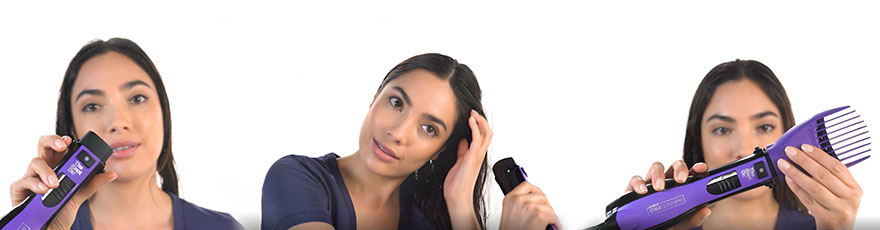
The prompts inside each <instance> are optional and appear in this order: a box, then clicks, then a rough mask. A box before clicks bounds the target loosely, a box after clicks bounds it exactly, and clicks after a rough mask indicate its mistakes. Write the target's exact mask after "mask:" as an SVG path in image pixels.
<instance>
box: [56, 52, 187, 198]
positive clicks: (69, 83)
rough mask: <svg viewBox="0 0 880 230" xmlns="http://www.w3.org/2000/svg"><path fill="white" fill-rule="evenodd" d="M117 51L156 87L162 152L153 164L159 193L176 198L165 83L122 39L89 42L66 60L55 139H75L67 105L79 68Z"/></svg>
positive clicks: (147, 62)
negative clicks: (162, 138) (60, 137)
mask: <svg viewBox="0 0 880 230" xmlns="http://www.w3.org/2000/svg"><path fill="white" fill-rule="evenodd" d="M107 52H117V53H120V54H122V55H125V56H127V57H128V58H131V60H132V61H134V62H135V63H137V65H138V66H140V67H141V69H143V70H144V72H146V73H147V75H149V76H150V79H151V80H153V85H155V86H156V93H157V94H158V96H159V105H160V106H161V107H162V125H163V127H164V130H165V131H164V133H165V140H164V142H163V144H162V152H161V153H160V154H159V159H158V160H157V161H156V171H158V172H159V176H161V177H162V191H165V192H167V193H171V194H174V195H178V193H177V170H176V169H175V168H174V155H173V154H171V111H170V109H169V106H168V95H167V94H166V92H165V84H163V83H162V77H160V76H159V70H157V69H156V66H155V65H153V61H152V60H150V57H148V56H147V53H145V52H144V50H142V49H141V47H140V46H138V45H137V44H135V43H134V42H132V41H131V40H128V39H125V38H111V39H109V40H107V41H103V40H100V39H98V40H93V41H91V42H89V43H88V44H86V45H85V46H83V47H82V48H81V49H80V50H79V52H77V53H76V56H74V57H73V59H71V60H70V65H68V66H67V72H65V73H64V81H62V82H61V90H60V94H59V96H58V112H57V117H56V120H55V134H58V135H59V136H65V135H67V136H71V137H76V133H75V132H74V127H73V110H72V108H71V104H70V98H71V96H72V93H73V92H71V91H72V90H73V83H74V82H75V81H76V77H77V75H78V74H79V70H80V69H81V68H82V65H83V64H84V63H85V62H86V61H88V60H89V59H91V58H93V57H95V56H98V55H101V54H105V53H107Z"/></svg>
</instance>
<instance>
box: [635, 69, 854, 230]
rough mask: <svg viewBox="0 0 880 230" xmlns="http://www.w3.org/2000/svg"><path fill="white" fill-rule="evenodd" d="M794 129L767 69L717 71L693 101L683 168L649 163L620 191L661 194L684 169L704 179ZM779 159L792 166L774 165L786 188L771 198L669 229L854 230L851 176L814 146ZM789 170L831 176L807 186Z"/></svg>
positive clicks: (751, 197)
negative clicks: (704, 175)
mask: <svg viewBox="0 0 880 230" xmlns="http://www.w3.org/2000/svg"><path fill="white" fill-rule="evenodd" d="M793 126H794V115H793V114H792V111H791V104H790V103H789V100H788V96H787V95H786V93H785V89H784V88H783V87H782V84H781V83H780V82H779V80H778V79H777V78H776V75H774V74H773V72H772V71H771V70H770V68H768V67H767V66H765V65H764V64H761V63H760V62H757V61H750V60H736V61H732V62H726V63H721V64H720V65H718V66H715V68H713V69H712V70H711V71H709V73H708V74H707V75H706V77H705V78H703V81H702V82H701V83H700V86H699V87H698V88H697V91H696V93H695V94H694V99H693V101H692V102H691V108H690V113H689V116H688V123H687V132H686V135H685V144H684V155H683V160H678V161H676V162H674V163H673V164H672V166H670V168H669V169H668V170H666V172H665V173H664V172H663V168H664V167H663V165H662V164H660V163H659V162H655V163H654V164H653V165H651V167H650V169H649V170H648V174H647V176H646V177H645V178H644V179H643V178H641V177H639V176H634V177H633V178H632V179H631V180H630V183H629V185H627V189H626V190H627V191H632V190H635V191H636V192H637V193H640V194H644V193H645V192H646V186H645V184H646V183H652V184H653V187H654V188H655V189H657V190H658V191H660V190H663V188H664V186H665V185H664V180H663V179H664V178H675V181H676V182H679V183H681V182H684V180H685V179H686V178H687V175H688V168H689V167H690V168H691V172H692V173H702V172H706V170H707V169H708V168H716V167H719V166H722V165H724V164H727V163H730V162H732V161H735V160H737V159H740V158H743V157H745V156H748V155H749V154H751V153H752V152H753V151H754V148H755V147H764V146H767V145H769V144H771V143H773V142H775V141H776V139H778V138H779V137H780V136H782V134H783V133H784V132H785V131H788V129H790V128H792V127H793ZM785 151H786V152H787V154H789V158H791V159H792V160H793V161H794V162H788V161H786V160H782V159H780V161H779V162H774V163H775V164H776V165H777V166H778V167H779V168H780V170H781V171H782V173H783V174H785V176H786V181H785V182H783V183H779V184H777V185H776V186H774V187H773V189H772V190H771V189H770V188H767V187H760V188H756V189H753V190H750V191H747V192H743V193H741V194H738V195H735V196H732V197H730V198H727V199H723V200H720V201H718V202H716V203H715V204H713V205H711V206H710V207H708V208H703V209H701V210H699V211H698V212H697V213H696V214H695V215H694V216H693V217H691V218H690V219H689V220H688V221H685V222H682V223H681V224H679V225H677V226H675V227H674V228H677V229H685V228H693V227H702V228H706V229H718V228H724V229H729V228H743V229H771V228H776V229H815V228H817V227H818V228H822V229H825V228H834V229H852V227H853V223H854V222H855V217H856V212H857V211H858V207H859V200H860V199H861V196H862V190H861V188H860V187H859V184H858V183H857V182H856V181H855V179H853V177H852V175H851V174H850V172H849V170H848V169H847V168H846V167H845V166H843V164H841V163H840V162H839V161H837V160H835V159H834V158H832V157H830V156H829V155H827V154H825V153H824V152H823V151H822V150H821V149H820V148H816V147H815V146H810V145H801V146H797V147H794V146H788V147H786V149H785ZM819 162H822V163H819ZM791 163H795V164H797V165H800V166H803V167H804V169H805V170H806V171H807V172H808V173H810V174H812V175H820V174H823V173H824V174H828V175H832V174H831V173H829V172H834V173H833V175H834V176H829V177H824V178H820V177H812V178H811V177H808V176H806V175H805V174H804V173H803V172H801V171H799V170H796V169H795V168H794V167H791ZM805 188H821V189H819V190H813V189H805ZM802 202H803V203H802ZM710 213H711V215H709V214H710Z"/></svg>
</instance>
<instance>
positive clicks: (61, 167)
mask: <svg viewBox="0 0 880 230" xmlns="http://www.w3.org/2000/svg"><path fill="white" fill-rule="evenodd" d="M112 154H113V149H111V148H110V146H109V145H107V143H105V142H104V140H102V139H101V138H100V137H98V135H97V134H95V133H93V132H92V131H89V132H88V133H86V135H84V136H83V137H82V139H80V140H74V141H73V142H71V143H70V146H69V148H68V149H67V154H65V155H64V158H63V159H61V161H60V162H59V163H58V166H56V167H55V175H56V176H58V187H57V188H54V189H50V190H49V191H48V192H46V193H45V194H32V195H30V196H28V197H27V198H26V199H25V200H24V202H21V204H19V205H18V206H16V207H15V208H14V209H12V211H10V212H9V213H8V214H6V216H4V217H3V219H2V221H0V228H2V230H30V229H36V228H40V229H46V228H47V227H48V226H49V223H51V222H52V219H55V215H57V214H58V211H60V210H61V208H62V207H64V205H65V204H67V201H70V198H71V197H73V195H74V194H76V192H77V191H79V189H80V188H82V185H84V184H86V183H88V182H89V181H91V179H92V177H94V176H95V175H96V174H98V173H103V172H104V165H105V164H106V162H107V158H110V155H112Z"/></svg>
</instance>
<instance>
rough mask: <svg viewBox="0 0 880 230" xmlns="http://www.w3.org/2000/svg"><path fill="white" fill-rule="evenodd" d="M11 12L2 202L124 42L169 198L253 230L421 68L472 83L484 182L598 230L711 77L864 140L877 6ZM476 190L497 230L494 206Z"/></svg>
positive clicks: (868, 195)
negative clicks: (168, 151)
mask: <svg viewBox="0 0 880 230" xmlns="http://www.w3.org/2000/svg"><path fill="white" fill-rule="evenodd" d="M19 2H20V1H13V2H4V3H2V4H0V146H3V152H2V153H0V154H2V155H0V156H2V158H0V159H2V160H0V162H2V164H0V185H3V186H6V185H9V184H11V183H12V182H13V181H14V180H16V179H18V178H19V177H20V176H21V175H22V174H23V173H24V171H25V169H26V166H27V164H28V162H29V159H30V158H32V157H34V156H36V142H37V139H38V137H39V136H40V135H46V134H52V133H53V131H54V119H55V109H56V104H55V103H56V101H57V97H58V91H57V90H58V88H59V86H60V84H61V80H62V77H63V74H64V71H65V69H66V67H67V64H68V62H69V61H70V59H71V58H72V57H73V56H74V54H75V53H76V52H77V51H78V50H79V49H80V47H81V46H82V45H84V44H85V43H86V42H88V41H89V40H92V39H95V38H101V39H107V38H110V37H125V38H129V39H132V40H134V41H135V42H137V43H138V44H140V46H141V47H142V48H143V49H144V50H146V52H147V53H148V54H149V56H150V57H151V58H152V59H153V61H154V62H155V64H156V66H157V67H158V68H159V71H160V73H161V74H162V77H163V79H164V81H165V85H166V87H167V90H168V94H169V96H170V102H171V111H172V113H171V114H172V117H173V126H174V131H173V132H174V153H175V158H176V160H177V168H178V173H179V175H180V187H181V197H183V198H185V199H187V200H189V201H191V202H193V203H195V204H198V205H200V206H203V207H207V208H210V209H214V210H219V211H224V212H228V213H230V214H232V215H233V216H234V217H235V218H236V219H238V220H239V221H240V222H241V223H242V224H244V225H245V226H246V227H248V228H252V229H256V228H259V224H260V195H261V188H262V184H263V179H264V176H265V173H266V171H267V170H268V168H269V166H270V165H271V164H272V163H273V162H274V161H275V160H277V159H278V158H280V157H282V156H284V155H287V154H301V155H309V156H319V155H323V154H325V153H327V152H331V151H332V152H337V153H339V154H340V155H343V156H345V155H348V154H351V153H353V152H354V151H355V150H356V147H357V137H358V131H359V130H360V124H361V122H362V121H363V118H364V116H365V114H366V112H367V108H368V106H369V103H370V101H371V99H372V96H373V94H374V93H375V90H376V88H377V87H378V85H379V83H380V81H381V79H382V77H383V76H384V75H385V73H386V72H387V71H388V70H390V69H391V68H392V67H393V66H394V65H395V64H397V63H398V62H400V61H402V60H404V59H406V58H408V57H410V56H413V55H416V54H421V53H425V52H439V53H443V54H447V55H450V56H452V57H454V58H456V59H458V60H459V61H460V62H462V63H465V64H468V65H469V66H470V67H471V68H472V69H473V70H474V71H475V73H476V74H477V77H478V79H479V81H480V85H481V86H482V88H483V90H484V91H483V95H484V101H483V103H484V105H485V108H486V110H487V111H488V116H489V121H490V123H491V125H492V128H493V129H494V130H495V139H494V140H493V142H492V146H491V148H490V152H489V154H490V155H489V159H490V160H491V163H494V162H495V161H497V160H499V159H501V158H504V157H508V156H513V157H514V158H515V159H516V161H517V162H518V163H519V164H520V165H522V166H524V167H525V168H526V170H527V171H528V173H529V175H530V178H529V179H530V180H531V181H532V182H533V183H534V184H536V185H538V186H540V187H541V188H542V189H543V190H544V192H545V193H546V194H547V195H548V197H549V199H550V201H551V203H552V205H553V207H554V208H555V210H556V212H557V214H558V215H559V218H560V219H561V221H562V223H563V227H566V228H585V227H588V226H592V225H594V224H597V223H599V222H600V221H601V220H603V219H604V209H605V205H606V204H608V203H609V202H611V201H612V200H614V199H616V198H617V197H618V196H620V195H622V193H623V189H624V186H625V184H626V182H627V181H628V179H629V178H630V177H631V176H632V175H634V174H639V175H643V174H644V173H645V172H646V171H647V166H648V165H650V163H651V162H653V161H661V162H663V163H665V164H668V163H671V162H672V161H673V160H675V159H678V158H680V155H681V152H682V149H681V148H682V141H683V139H684V138H683V137H684V130H685V122H686V119H687V111H688V106H689V103H690V101H691V98H692V96H693V93H694V91H695V90H696V87H697V85H698V83H699V81H700V80H701V79H702V78H703V76H704V75H705V74H706V72H708V71H709V69H711V68H712V67H713V66H715V65H716V64H719V63H721V62H725V61H731V60H734V59H737V58H742V59H755V60H759V61H761V62H763V63H765V64H767V65H768V66H770V68H771V69H773V71H774V72H775V73H776V74H777V76H778V77H779V79H780V80H781V81H782V82H783V84H784V85H785V87H786V89H787V91H788V95H789V97H790V98H791V102H792V104H793V107H794V112H795V117H796V119H797V121H798V122H802V121H803V119H806V118H809V117H811V116H812V115H813V114H815V113H817V112H820V111H824V110H826V109H829V108H832V107H836V106H840V105H846V104H849V105H853V106H854V107H855V108H857V109H858V111H859V113H861V114H862V115H863V117H864V118H865V119H866V120H867V123H868V125H869V127H872V128H873V127H878V126H877V125H880V123H877V121H878V119H880V111H878V106H877V102H876V100H877V99H878V98H880V97H878V94H880V93H878V89H880V88H878V86H880V84H878V83H877V80H876V79H877V77H878V72H877V66H878V63H880V56H878V55H880V45H878V44H880V43H878V42H880V33H878V31H880V30H878V22H880V14H878V13H877V10H878V7H877V5H867V4H854V3H844V2H834V4H809V3H801V2H796V3H774V2H719V3H704V2H701V1H694V2H683V3H674V4H669V3H655V2H644V3H612V4H608V3H602V4H592V3H550V2H541V3H539V4H521V3H510V2H493V3H454V2H446V1H443V2H439V3H424V2H420V3H414V2H408V1H406V2H389V3H375V2H360V1H358V2H348V3H342V2H327V3H318V4H314V3H311V4H298V3H285V4H274V3H272V4H270V3H255V2H252V1H248V3H246V4H231V3H219V2H205V3H151V2H142V1H138V2H135V3H127V4H122V3H116V2H82V3H68V2H58V3H54V4H48V3H25V5H21V4H22V3H19ZM872 122H873V123H872ZM875 158H876V157H875ZM878 166H880V159H871V160H868V161H865V162H864V163H862V164H860V165H858V166H856V167H854V168H852V170H851V171H852V173H853V174H855V177H856V179H857V180H858V181H859V182H860V184H861V186H862V188H863V189H864V196H863V197H862V202H861V208H860V209H859V213H858V218H857V221H856V228H867V227H869V226H873V227H876V226H878V224H880V221H878V219H880V203H878V201H877V200H878V198H877V196H878V195H880V191H878V189H880V188H878V184H880V183H878V182H877V181H876V180H873V179H874V178H873V177H872V176H873V175H878V169H877V168H878ZM490 178H493V177H490ZM3 188H6V187H3ZM486 188H487V191H488V199H489V200H490V204H491V205H490V211H489V213H490V216H489V222H490V226H495V227H497V223H498V220H499V218H500V213H501V205H500V204H501V200H502V194H501V192H500V189H498V187H497V185H496V184H495V182H494V181H492V180H490V184H489V185H487V187H486ZM4 194H5V193H4ZM0 204H2V205H3V207H2V208H0V212H2V213H5V212H7V211H8V210H9V209H10V208H11V206H9V205H10V202H9V200H8V196H6V195H2V196H0ZM495 227H493V228H495Z"/></svg>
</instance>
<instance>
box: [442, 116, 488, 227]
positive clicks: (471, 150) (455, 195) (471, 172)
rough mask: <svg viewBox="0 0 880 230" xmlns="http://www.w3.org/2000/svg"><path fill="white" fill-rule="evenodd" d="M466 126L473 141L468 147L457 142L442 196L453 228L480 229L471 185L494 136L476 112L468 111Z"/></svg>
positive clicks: (483, 118)
mask: <svg viewBox="0 0 880 230" xmlns="http://www.w3.org/2000/svg"><path fill="white" fill-rule="evenodd" d="M468 124H469V125H470V128H471V135H472V137H473V140H472V141H471V143H470V147H468V143H467V140H461V141H460V142H459V143H458V160H457V161H456V162H455V165H453V166H452V168H451V169H449V174H447V175H446V181H444V183H443V196H444V198H445V199H446V207H447V208H448V209H449V219H450V221H451V222H452V229H478V228H479V226H480V225H479V223H477V214H476V213H475V212H474V198H473V194H474V185H475V183H476V181H477V176H478V175H479V173H480V166H481V165H482V164H483V160H484V159H486V151H487V150H488V149H489V144H490V143H491V142H492V135H493V133H492V129H491V128H489V122H487V121H486V118H485V117H483V116H481V115H480V114H479V113H477V112H476V111H473V110H472V111H471V116H470V118H469V119H468Z"/></svg>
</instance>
